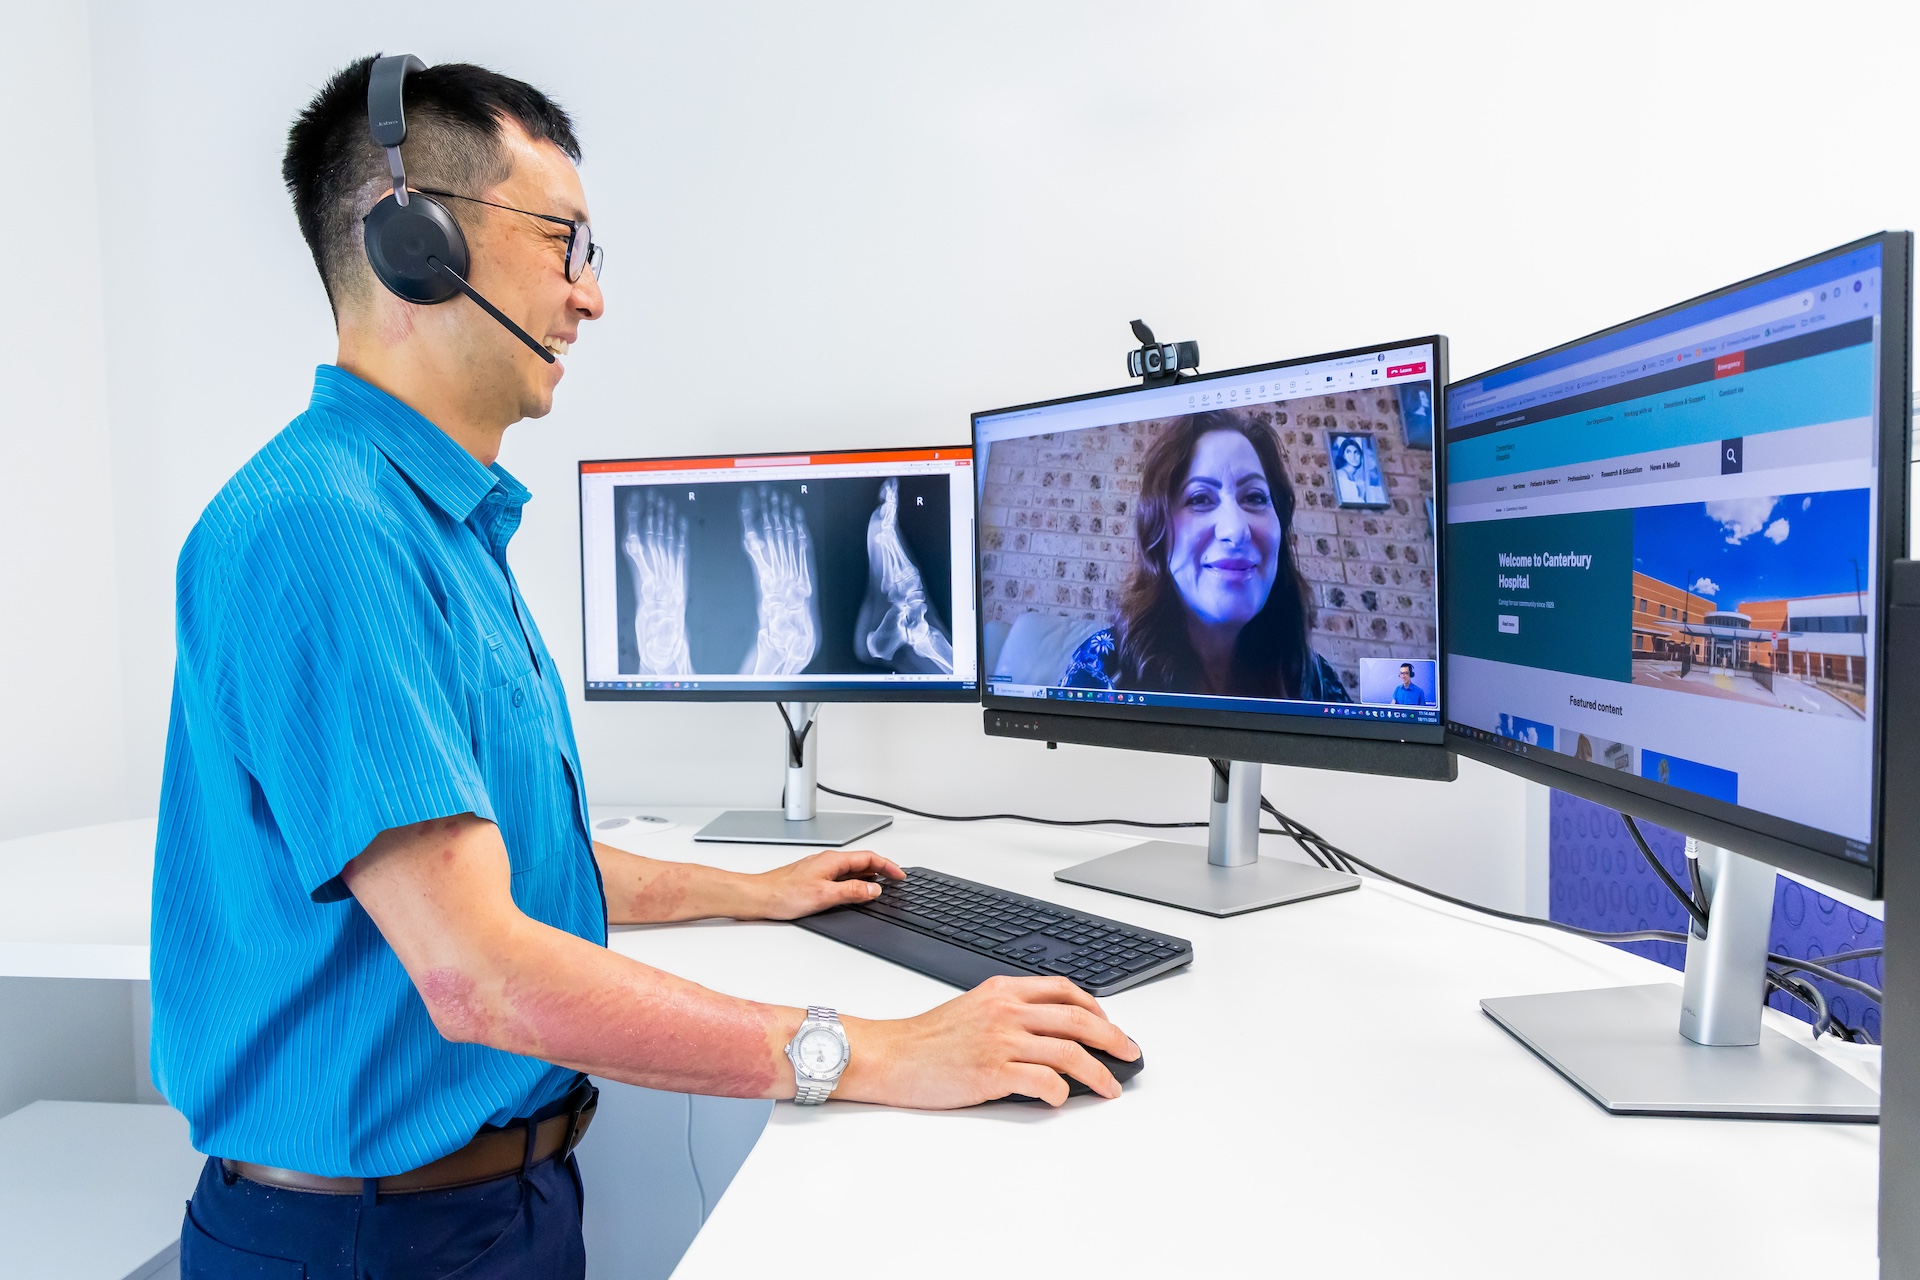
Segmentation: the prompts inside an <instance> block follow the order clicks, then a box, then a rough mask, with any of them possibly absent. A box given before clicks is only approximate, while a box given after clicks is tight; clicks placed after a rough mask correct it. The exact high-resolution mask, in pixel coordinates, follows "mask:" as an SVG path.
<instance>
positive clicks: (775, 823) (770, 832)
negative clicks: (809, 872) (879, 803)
mask: <svg viewBox="0 0 1920 1280" xmlns="http://www.w3.org/2000/svg"><path fill="white" fill-rule="evenodd" d="M779 706H780V718H781V719H783V720H785V721H786V722H787V792H786V808H785V809H729V810H727V811H726V812H725V813H723V814H721V815H720V816H719V817H717V818H715V819H714V820H713V821H712V822H709V823H708V824H707V825H706V826H704V827H702V828H700V830H699V831H697V832H695V833H694V837H693V838H694V839H695V840H701V841H706V842H708V843H715V844H804V845H816V846H819V845H824V846H826V847H828V848H837V847H839V846H840V845H843V844H849V843H851V842H853V841H855V840H858V839H859V838H860V837H861V836H868V835H872V834H873V833H874V832H876V831H878V830H880V829H881V828H882V827H889V826H892V825H893V817H892V815H891V814H885V813H820V812H818V811H817V810H816V809H815V807H814V799H815V788H814V775H815V773H816V772H817V770H818V767H819V760H820V735H819V734H817V733H815V732H814V729H815V727H816V725H817V721H818V717H819V715H820V704H819V703H817V702H783V703H780V704H779Z"/></svg>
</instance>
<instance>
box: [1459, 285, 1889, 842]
mask: <svg viewBox="0 0 1920 1280" xmlns="http://www.w3.org/2000/svg"><path fill="white" fill-rule="evenodd" d="M1879 266H1880V260H1879V251H1878V248H1877V247H1873V248H1871V249H1870V250H1863V251H1857V252H1854V253H1851V254H1848V255H1845V256H1842V257H1836V258H1832V259H1828V260H1826V261H1825V262H1822V263H1819V264H1816V265H1814V266H1812V267H1809V268H1806V269H1803V270H1802V271H1799V272H1795V273H1793V274H1792V275H1789V276H1784V277H1780V278H1777V279H1775V280H1772V281H1767V282H1763V283H1762V284H1759V285H1755V286H1753V287H1752V288H1751V289H1748V290H1743V291H1740V292H1738V293H1735V294H1732V295H1729V296H1727V297H1723V298H1720V299H1715V300H1712V301H1711V302H1708V303H1703V304H1701V305H1700V306H1698V307H1694V308H1689V309H1687V310H1685V311H1682V312H1679V313H1676V314H1674V315H1670V316H1666V317H1662V318H1660V319H1658V320H1654V321H1650V322H1648V323H1647V324H1646V325H1644V326H1638V327H1636V328H1634V329H1629V330H1626V331H1623V332H1621V333H1616V334H1611V335H1607V336H1606V337H1605V338H1602V339H1596V340H1595V341H1593V342H1592V343H1588V344H1583V345H1582V346H1578V347H1574V348H1572V349H1569V350H1567V351H1564V352H1560V353H1556V354H1555V355H1554V356H1551V357H1543V358H1541V359H1540V360H1537V361H1534V362H1531V363H1529V364H1525V365H1521V366H1519V367H1517V368H1514V369H1512V370H1508V371H1506V372H1504V373H1503V374H1501V375H1497V376H1495V377H1490V378H1487V379H1483V380H1480V381H1475V382H1469V383H1463V384H1460V385H1458V386H1456V387H1454V388H1451V389H1450V390H1449V393H1448V394H1449V424H1448V428H1447V435H1446V439H1447V467H1448V477H1447V498H1448V505H1447V515H1446V520H1447V534H1448V545H1447V550H1446V556H1447V574H1448V578H1449V583H1450V585H1449V589H1448V598H1449V609H1450V612H1449V616H1448V628H1449V632H1448V634H1449V643H1448V648H1449V653H1448V658H1447V683H1448V698H1449V712H1448V717H1449V720H1450V721H1451V722H1452V725H1453V728H1454V729H1455V730H1456V731H1458V732H1462V733H1466V734H1468V735H1469V736H1473V737H1477V738H1479V739H1481V740H1483V741H1487V742H1492V743H1496V744H1498V745H1501V746H1503V747H1505V748H1507V749H1509V750H1513V751H1516V752H1520V753H1523V754H1540V753H1556V754H1557V755H1559V756H1562V757H1570V758H1571V759H1569V760H1561V761H1559V763H1561V764H1562V765H1567V766H1569V767H1572V768H1574V769H1575V771H1591V770H1607V769H1611V770H1619V771H1622V772H1624V773H1627V774H1630V775H1633V776H1635V777H1638V778H1642V779H1646V780H1649V781H1652V782H1658V783H1662V784H1666V785H1668V786H1673V787H1678V788H1681V789H1683V790H1686V791H1689V792H1692V793H1695V794H1697V795H1703V796H1709V797H1712V798H1714V799H1717V800H1723V801H1726V802H1728V803H1730V804H1737V805H1741V806H1744V807H1746V808H1749V809H1754V810H1758V811H1760V812H1763V813H1767V814H1771V815H1773V816H1775V817H1778V818H1782V819H1785V820H1788V821H1791V822H1795V823H1799V824H1803V825H1805V826H1808V827H1812V828H1815V829H1816V830H1818V831H1821V832H1826V833H1830V835H1832V836H1834V837H1837V841H1836V849H1835V851H1836V852H1839V853H1842V854H1850V855H1852V856H1856V857H1862V856H1864V852H1863V850H1864V842H1865V841H1866V840H1867V839H1868V838H1869V836H1870V828H1871V800H1872V770H1871V762H1872V728H1873V726H1872V724H1871V722H1870V719H1869V717H1870V716H1871V714H1872V707H1873V697H1872V689H1873V686H1874V681H1875V679H1876V678H1877V673H1876V672H1875V671H1874V670H1873V669H1872V666H1873V654H1874V644H1875V637H1874V635H1873V612H1874V611H1873V607H1872V601H1873V600H1874V599H1875V590H1876V586H1877V582H1876V578H1877V574H1878V573H1879V566H1877V565H1876V564H1875V563H1874V558H1873V548H1874V545H1875V539H1874V534H1873V531H1874V530H1875V529H1876V528H1877V527H1878V516H1879V513H1878V510H1877V508H1876V504H1877V501H1878V485H1877V483H1876V481H1877V462H1878V449H1877V440H1878V433H1877V424H1876V422H1875V387H1876V385H1877V361H1878V351H1879V324H1880V280H1879V275H1880V272H1879ZM1856 845H1858V846H1859V847H1854V846H1856Z"/></svg>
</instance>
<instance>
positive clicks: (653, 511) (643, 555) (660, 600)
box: [621, 490, 693, 676]
mask: <svg viewBox="0 0 1920 1280" xmlns="http://www.w3.org/2000/svg"><path fill="white" fill-rule="evenodd" d="M643 505H644V508H645V510H644V514H643V512H642V507H643ZM621 550H622V551H624V552H625V553H626V558H627V568H628V571H629V572H631V573H632V574H633V589H634V594H635V596H636V597H637V598H638V599H639V602H640V603H639V607H638V608H636V609H635V610H634V611H633V638H634V641H635V643H636V645H637V647H638V648H639V650H640V674H642V675H648V676H684V675H692V674H693V658H692V655H691V654H690V652H689V651H688V649H687V520H686V517H685V516H680V517H676V516H675V515H674V513H673V510H672V508H671V507H669V506H668V505H667V503H666V502H665V501H664V500H663V499H662V498H661V496H660V495H659V494H658V493H655V492H653V491H652V490H649V491H648V492H647V494H646V498H645V501H644V504H643V502H642V501H641V498H640V495H639V494H633V495H632V496H630V497H629V499H628V501H627V532H626V537H625V539H624V540H623V542H622V544H621Z"/></svg>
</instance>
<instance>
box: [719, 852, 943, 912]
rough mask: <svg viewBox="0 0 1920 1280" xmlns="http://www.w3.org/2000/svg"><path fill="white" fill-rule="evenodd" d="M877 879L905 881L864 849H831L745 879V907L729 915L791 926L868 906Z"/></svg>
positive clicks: (890, 862) (889, 862) (893, 867)
mask: <svg viewBox="0 0 1920 1280" xmlns="http://www.w3.org/2000/svg"><path fill="white" fill-rule="evenodd" d="M877 876H883V877H885V878H887V879H889V880H904V879H906V873H905V872H903V871H901V870H900V868H899V866H898V865H897V864H896V863H894V861H893V860H892V859H891V858H883V857H881V856H880V855H879V854H877V853H869V852H868V851H866V850H864V849H829V850H827V851H826V852H825V853H816V854H814V855H813V856H811V857H807V858H802V859H800V861H798V862H793V863H789V864H788V865H786V866H784V867H781V868H779V869H777V870H774V871H765V872H762V873H761V874H759V875H756V876H748V877H746V883H747V896H748V904H747V905H746V906H745V907H744V908H743V909H742V910H741V911H740V912H737V913H729V914H733V915H734V916H735V918H736V919H740V920H792V919H795V918H797V917H799V916H810V915H812V914H813V913H814V912H816V911H825V910H826V909H827V908H828V907H837V906H839V905H841V904H842V903H846V902H870V901H872V900H873V899H874V898H877V897H879V896H880V886H879V884H878V883H877V882H876V881H875V880H874V879H873V877H877Z"/></svg>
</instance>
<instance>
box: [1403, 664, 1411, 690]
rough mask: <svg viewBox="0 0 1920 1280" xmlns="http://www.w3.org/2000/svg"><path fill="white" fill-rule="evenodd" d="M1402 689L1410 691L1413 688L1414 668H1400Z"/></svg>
mask: <svg viewBox="0 0 1920 1280" xmlns="http://www.w3.org/2000/svg"><path fill="white" fill-rule="evenodd" d="M1400 687H1401V688H1402V689H1409V688H1412V687H1413V668H1412V667H1402V668H1400Z"/></svg>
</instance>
